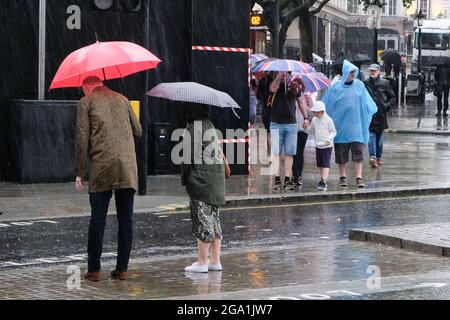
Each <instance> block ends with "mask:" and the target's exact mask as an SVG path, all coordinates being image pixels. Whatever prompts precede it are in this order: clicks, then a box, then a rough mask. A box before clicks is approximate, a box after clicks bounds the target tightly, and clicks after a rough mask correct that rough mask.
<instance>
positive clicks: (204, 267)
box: [184, 262, 208, 272]
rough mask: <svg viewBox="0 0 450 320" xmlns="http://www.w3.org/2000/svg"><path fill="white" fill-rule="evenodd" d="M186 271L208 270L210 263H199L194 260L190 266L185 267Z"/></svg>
mask: <svg viewBox="0 0 450 320" xmlns="http://www.w3.org/2000/svg"><path fill="white" fill-rule="evenodd" d="M184 271H186V272H208V264H207V263H205V264H199V263H198V262H194V263H193V264H191V265H190V266H188V267H186V268H184Z"/></svg>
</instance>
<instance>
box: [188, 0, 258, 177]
mask: <svg viewBox="0 0 450 320" xmlns="http://www.w3.org/2000/svg"><path fill="white" fill-rule="evenodd" d="M249 12H250V1H242V0H215V1H211V0H193V14H192V44H193V45H196V46H219V47H232V48H249V47H250V22H249V14H248V13H249ZM247 74H248V54H247V53H236V52H217V51H196V50H195V51H193V54H192V79H193V81H196V82H199V83H202V84H204V85H207V86H210V87H213V88H215V89H217V90H221V91H225V92H227V93H228V94H230V95H231V96H232V97H233V98H234V100H236V102H237V103H238V104H239V106H240V107H241V109H240V110H238V111H237V113H238V114H239V116H240V119H237V118H236V117H235V116H234V115H233V113H232V111H231V110H229V109H226V110H225V109H219V108H213V122H214V125H215V126H216V128H218V129H220V130H221V131H222V133H223V134H224V136H225V129H227V128H228V129H237V128H241V129H244V130H247V128H248V121H249V89H248V77H247ZM227 138H232V137H227ZM230 146H232V147H236V146H235V145H230ZM227 147H228V146H227ZM232 169H233V173H235V174H242V173H247V167H246V165H240V166H236V165H235V166H233V167H232Z"/></svg>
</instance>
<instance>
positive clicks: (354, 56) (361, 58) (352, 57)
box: [333, 53, 372, 65]
mask: <svg viewBox="0 0 450 320" xmlns="http://www.w3.org/2000/svg"><path fill="white" fill-rule="evenodd" d="M344 60H348V61H350V62H351V63H354V64H358V65H361V64H363V63H369V62H370V61H372V59H371V58H370V57H369V56H368V55H367V54H365V53H350V54H346V55H344V56H340V57H338V58H337V59H336V60H334V62H333V65H341V64H343V63H344Z"/></svg>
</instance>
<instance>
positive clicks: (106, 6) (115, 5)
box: [93, 0, 142, 12]
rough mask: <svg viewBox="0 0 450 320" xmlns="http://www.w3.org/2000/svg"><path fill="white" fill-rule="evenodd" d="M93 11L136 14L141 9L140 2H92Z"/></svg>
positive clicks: (108, 0) (94, 0)
mask: <svg viewBox="0 0 450 320" xmlns="http://www.w3.org/2000/svg"><path fill="white" fill-rule="evenodd" d="M93 4H94V10H102V11H121V12H138V11H141V8H142V0H93Z"/></svg>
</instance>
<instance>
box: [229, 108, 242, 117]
mask: <svg viewBox="0 0 450 320" xmlns="http://www.w3.org/2000/svg"><path fill="white" fill-rule="evenodd" d="M231 111H233V113H234V115H235V116H236V118H238V119H240V118H241V117H239V116H238V114H237V113H236V111H235V110H234V108H231Z"/></svg>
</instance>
